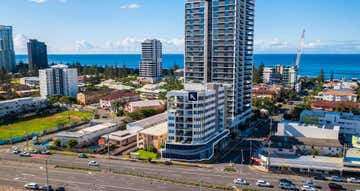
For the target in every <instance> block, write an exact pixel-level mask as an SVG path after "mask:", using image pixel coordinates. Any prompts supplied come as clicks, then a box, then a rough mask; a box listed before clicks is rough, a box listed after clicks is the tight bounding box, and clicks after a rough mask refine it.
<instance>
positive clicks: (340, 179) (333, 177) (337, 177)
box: [328, 176, 344, 182]
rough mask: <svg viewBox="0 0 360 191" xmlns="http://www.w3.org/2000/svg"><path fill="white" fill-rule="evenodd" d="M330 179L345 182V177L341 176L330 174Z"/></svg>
mask: <svg viewBox="0 0 360 191" xmlns="http://www.w3.org/2000/svg"><path fill="white" fill-rule="evenodd" d="M328 179H329V180H330V181H333V182H344V179H343V178H342V177H340V176H330V177H329V178H328Z"/></svg>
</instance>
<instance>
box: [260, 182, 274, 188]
mask: <svg viewBox="0 0 360 191" xmlns="http://www.w3.org/2000/svg"><path fill="white" fill-rule="evenodd" d="M256 186H259V187H268V188H272V187H273V186H272V185H271V184H270V182H267V181H265V180H257V181H256Z"/></svg>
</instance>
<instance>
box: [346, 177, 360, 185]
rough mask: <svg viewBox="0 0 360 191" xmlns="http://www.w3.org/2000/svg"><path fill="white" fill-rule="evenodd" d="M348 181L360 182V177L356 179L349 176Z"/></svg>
mask: <svg viewBox="0 0 360 191" xmlns="http://www.w3.org/2000/svg"><path fill="white" fill-rule="evenodd" d="M346 181H347V182H348V183H355V184H360V179H356V178H353V177H350V178H347V179H346Z"/></svg>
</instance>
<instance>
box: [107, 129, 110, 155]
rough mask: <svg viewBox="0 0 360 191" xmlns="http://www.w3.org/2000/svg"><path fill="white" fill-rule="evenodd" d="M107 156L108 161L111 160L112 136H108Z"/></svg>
mask: <svg viewBox="0 0 360 191" xmlns="http://www.w3.org/2000/svg"><path fill="white" fill-rule="evenodd" d="M107 155H108V159H109V160H110V135H109V134H108V136H107Z"/></svg>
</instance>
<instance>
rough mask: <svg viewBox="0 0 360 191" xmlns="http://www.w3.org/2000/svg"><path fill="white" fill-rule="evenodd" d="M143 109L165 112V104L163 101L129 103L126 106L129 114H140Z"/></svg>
mask: <svg viewBox="0 0 360 191" xmlns="http://www.w3.org/2000/svg"><path fill="white" fill-rule="evenodd" d="M143 109H155V110H157V111H161V112H162V111H164V110H165V103H164V101H162V100H145V101H135V102H129V103H128V104H127V105H126V108H125V111H127V112H138V111H141V110H143Z"/></svg>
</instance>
